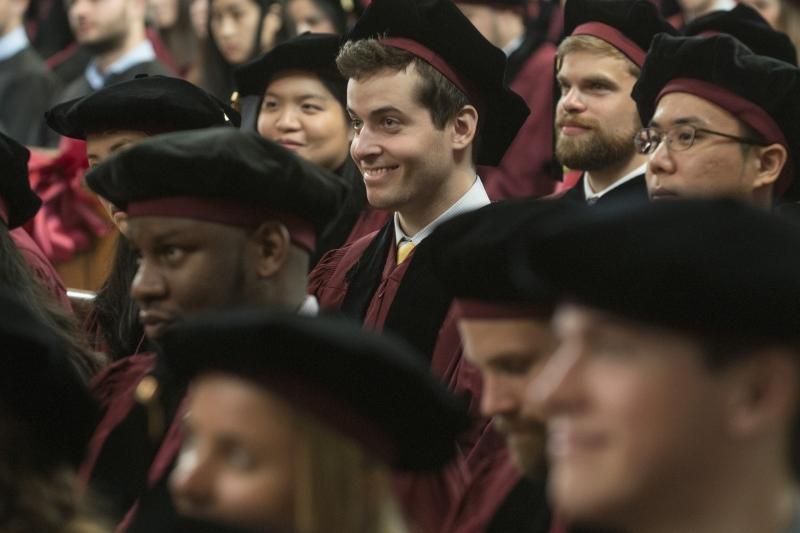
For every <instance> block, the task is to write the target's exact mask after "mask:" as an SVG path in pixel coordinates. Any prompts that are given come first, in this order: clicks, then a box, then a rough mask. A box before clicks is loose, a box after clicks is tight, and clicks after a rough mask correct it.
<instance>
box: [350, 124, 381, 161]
mask: <svg viewBox="0 0 800 533" xmlns="http://www.w3.org/2000/svg"><path fill="white" fill-rule="evenodd" d="M382 152H383V150H382V149H381V146H380V144H379V143H378V141H377V138H376V136H375V135H374V134H373V133H372V132H371V131H370V130H369V129H368V128H366V127H363V128H361V131H359V132H356V134H355V136H354V137H353V142H351V143H350V155H351V156H352V157H353V160H354V161H365V160H369V159H372V158H375V157H377V156H379V155H381V153H382Z"/></svg>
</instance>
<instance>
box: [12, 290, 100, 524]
mask: <svg viewBox="0 0 800 533" xmlns="http://www.w3.org/2000/svg"><path fill="white" fill-rule="evenodd" d="M3 279H4V278H3ZM4 281H5V279H4ZM23 298H24V296H23ZM0 346H2V352H3V356H2V357H0V507H2V509H3V513H2V529H3V531H9V532H11V531H19V532H22V531H25V532H28V531H30V532H34V531H35V532H59V533H101V532H110V531H112V530H111V528H110V527H102V526H101V523H100V522H99V521H95V520H94V519H93V518H91V517H90V513H89V511H88V509H87V508H88V502H86V501H84V498H82V495H81V492H80V488H79V486H78V482H77V476H76V474H75V469H76V468H77V467H78V465H79V464H80V462H81V460H82V458H83V457H84V455H85V453H86V444H87V442H88V440H89V437H90V436H91V434H92V429H93V428H94V425H95V424H96V422H97V415H98V410H97V405H96V402H95V401H94V400H93V399H92V397H91V395H90V394H89V390H88V388H87V386H86V383H85V381H84V380H83V379H82V378H81V377H80V376H79V375H78V373H77V372H76V371H75V368H74V366H73V365H72V361H71V356H70V355H69V354H68V352H67V350H66V349H65V348H64V344H63V342H62V341H61V339H60V338H59V336H58V335H55V334H53V333H52V332H51V331H49V328H48V325H47V324H46V323H45V322H42V321H41V320H39V318H38V317H37V313H36V312H35V311H33V310H32V309H30V308H29V307H28V306H27V305H26V304H25V302H24V301H23V300H22V299H20V298H19V297H18V292H17V291H16V290H14V289H11V288H9V287H7V286H4V287H3V288H2V289H0ZM97 507H100V506H97Z"/></svg>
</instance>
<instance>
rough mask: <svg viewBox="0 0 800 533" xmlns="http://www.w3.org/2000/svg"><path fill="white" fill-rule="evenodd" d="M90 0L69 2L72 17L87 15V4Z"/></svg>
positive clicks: (69, 11)
mask: <svg viewBox="0 0 800 533" xmlns="http://www.w3.org/2000/svg"><path fill="white" fill-rule="evenodd" d="M88 4H89V2H86V1H85V0H74V1H73V2H72V3H71V4H69V9H68V11H67V12H68V13H69V15H70V16H72V17H83V16H85V15H86V12H87V6H88Z"/></svg>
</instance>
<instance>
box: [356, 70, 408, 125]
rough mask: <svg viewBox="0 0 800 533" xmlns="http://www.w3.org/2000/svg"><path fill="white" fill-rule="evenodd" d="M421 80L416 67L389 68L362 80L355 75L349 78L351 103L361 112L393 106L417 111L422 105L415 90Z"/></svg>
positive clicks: (403, 109)
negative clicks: (416, 97) (415, 96)
mask: <svg viewBox="0 0 800 533" xmlns="http://www.w3.org/2000/svg"><path fill="white" fill-rule="evenodd" d="M420 81H421V79H420V75H419V73H417V71H416V69H414V68H413V67H409V68H406V69H403V70H393V69H389V68H385V69H383V70H381V71H379V72H376V73H375V74H372V75H370V76H367V77H364V78H362V79H359V80H356V79H352V78H351V79H350V80H349V81H348V82H347V106H348V107H349V108H350V109H351V110H352V111H354V112H356V113H358V114H359V115H360V116H361V115H367V114H369V113H373V112H375V111H376V110H380V109H386V108H392V107H394V108H397V109H399V110H401V111H413V110H414V109H416V108H419V107H421V105H420V104H418V103H417V102H416V100H415V98H414V91H413V90H412V89H413V88H415V87H416V84H417V83H419V82H420Z"/></svg>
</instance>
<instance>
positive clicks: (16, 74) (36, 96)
mask: <svg viewBox="0 0 800 533" xmlns="http://www.w3.org/2000/svg"><path fill="white" fill-rule="evenodd" d="M58 89H59V82H58V79H57V78H56V77H55V76H54V75H53V74H52V73H51V72H50V71H49V70H48V68H47V66H46V65H45V64H44V62H43V61H42V59H41V58H40V57H39V55H38V54H37V53H36V51H35V50H34V49H33V48H31V47H30V46H28V47H27V48H25V49H23V50H21V51H19V52H17V53H16V54H14V55H13V56H11V57H9V58H8V59H6V60H4V61H0V130H2V131H3V132H4V133H6V134H7V135H8V136H9V137H11V138H13V139H15V140H16V141H18V142H20V143H22V144H25V145H28V146H44V145H45V144H46V139H47V126H46V124H45V121H44V113H45V111H47V109H49V107H50V102H51V101H52V99H53V96H54V95H55V94H56V92H57V91H58Z"/></svg>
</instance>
